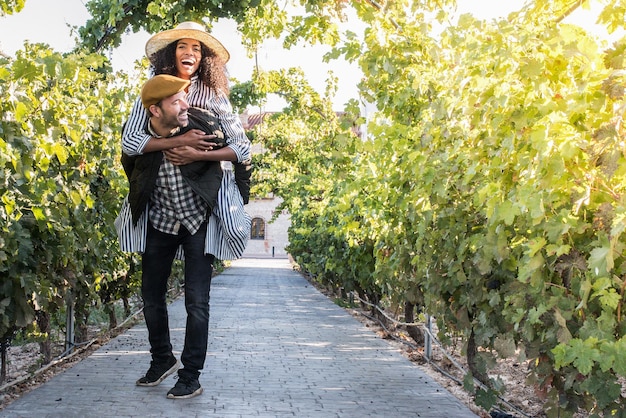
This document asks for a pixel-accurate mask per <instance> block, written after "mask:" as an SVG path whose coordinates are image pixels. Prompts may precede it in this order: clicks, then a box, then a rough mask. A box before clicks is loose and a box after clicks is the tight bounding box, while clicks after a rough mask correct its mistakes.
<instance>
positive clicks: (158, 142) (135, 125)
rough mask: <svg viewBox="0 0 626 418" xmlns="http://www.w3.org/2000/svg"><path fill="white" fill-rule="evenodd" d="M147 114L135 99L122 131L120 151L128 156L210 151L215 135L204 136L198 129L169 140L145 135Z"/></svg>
mask: <svg viewBox="0 0 626 418" xmlns="http://www.w3.org/2000/svg"><path fill="white" fill-rule="evenodd" d="M147 126H148V112H147V111H146V110H145V109H144V107H143V105H142V104H141V99H137V100H136V101H135V104H134V105H133V109H132V111H131V113H130V117H129V118H128V122H127V123H126V125H125V126H124V130H123V131H122V151H123V152H124V153H125V154H127V155H130V156H133V155H140V154H145V153H147V152H154V151H164V150H168V149H172V148H176V147H184V146H189V147H194V148H198V149H199V150H201V151H204V150H207V151H208V150H210V149H211V148H212V147H211V144H210V142H211V140H212V139H214V138H215V135H206V134H205V133H204V132H202V131H200V130H198V129H191V130H189V131H188V132H185V133H184V134H182V135H176V136H172V137H169V138H155V137H153V136H151V135H150V134H148V133H147V131H146V127H147Z"/></svg>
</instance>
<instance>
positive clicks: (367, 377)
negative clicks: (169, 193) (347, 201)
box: [0, 259, 476, 418]
mask: <svg viewBox="0 0 626 418" xmlns="http://www.w3.org/2000/svg"><path fill="white" fill-rule="evenodd" d="M169 312H170V328H171V337H172V345H173V346H174V350H175V354H176V355H177V356H180V351H181V350H182V346H183V341H184V329H185V317H186V314H185V308H184V302H183V299H182V298H179V299H177V300H176V301H174V302H172V303H171V305H170V306H169ZM149 363H150V354H149V346H148V338H147V330H146V328H145V326H144V325H143V324H139V325H136V326H134V327H133V328H131V329H129V330H127V331H126V332H125V333H124V334H122V335H120V336H118V337H116V338H115V339H113V340H111V341H110V342H109V343H107V344H105V345H103V346H102V347H100V348H99V349H98V350H97V351H95V352H94V353H93V354H92V355H91V356H89V357H88V358H87V359H85V360H83V361H81V362H79V363H77V364H76V365H75V366H73V367H72V368H70V369H68V370H66V371H65V372H63V373H61V374H59V375H57V376H55V377H54V378H52V379H51V380H49V381H48V382H47V383H45V384H43V385H42V386H40V387H39V388H37V389H35V390H33V391H31V392H29V393H27V394H25V395H24V396H22V397H21V398H20V399H18V400H16V401H14V402H13V403H11V404H10V405H9V406H8V407H6V408H5V409H4V410H1V411H0V416H1V417H11V418H17V417H20V418H21V417H24V418H26V417H28V418H38V417H42V418H55V417H63V418H68V417H223V418H244V417H268V418H269V417H298V418H301V417H311V418H318V417H319V418H327V417H359V418H360V417H427V418H444V417H445V418H470V417H476V415H475V414H474V413H472V412H471V411H470V410H469V409H468V408H467V407H466V406H464V405H463V404H462V403H461V402H460V401H459V400H458V399H456V398H455V397H454V396H452V395H451V394H450V393H449V392H448V391H447V390H446V389H444V388H443V387H442V386H440V385H439V384H438V383H436V382H435V381H434V380H432V379H431V378H430V377H429V376H428V375H426V374H424V373H423V372H422V371H421V370H420V369H419V368H418V367H416V366H415V365H414V364H412V363H411V362H410V361H409V360H407V359H406V358H405V357H404V356H402V354H401V353H400V352H399V351H398V350H397V349H395V348H394V347H392V346H391V345H390V344H388V343H387V342H386V341H384V340H382V339H380V338H379V337H378V336H376V335H375V334H374V333H373V332H372V331H371V330H370V329H368V328H367V327H365V326H363V325H362V324H361V323H360V322H359V321H357V320H356V319H355V318H353V317H352V316H351V315H350V314H349V313H347V312H346V311H345V310H344V309H342V308H340V307H339V306H337V305H335V304H334V303H333V302H332V301H330V300H329V299H328V298H326V297H325V296H324V295H322V294H321V293H320V292H318V291H317V290H316V289H315V288H314V287H313V286H311V285H310V283H308V282H307V281H306V280H305V279H304V278H302V277H301V276H300V274H298V273H297V272H295V271H293V269H292V267H291V265H290V264H289V262H288V261H287V260H286V259H242V260H238V261H236V262H234V263H233V265H232V267H231V268H229V269H227V270H226V271H225V272H224V273H222V274H220V275H219V276H217V277H216V278H215V279H214V280H213V283H212V287H211V318H210V333H209V348H208V353H207V360H206V363H205V367H204V370H203V371H202V375H201V377H200V383H201V384H202V386H203V388H204V393H203V394H202V395H201V396H198V397H195V398H192V399H188V400H171V399H167V398H166V394H167V391H168V390H169V389H170V388H171V387H172V386H173V384H174V383H175V380H174V379H175V378H174V377H169V378H167V379H166V380H165V381H164V382H163V383H161V385H159V386H157V387H153V388H146V387H137V386H135V380H137V379H138V378H139V377H140V376H142V375H143V373H144V372H145V371H146V370H147V368H148V367H149Z"/></svg>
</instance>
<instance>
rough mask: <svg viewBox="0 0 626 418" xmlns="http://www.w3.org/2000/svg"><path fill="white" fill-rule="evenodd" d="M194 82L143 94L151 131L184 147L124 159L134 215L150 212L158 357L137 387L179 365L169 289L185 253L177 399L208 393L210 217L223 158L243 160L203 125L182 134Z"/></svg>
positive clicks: (149, 291) (149, 272)
mask: <svg viewBox="0 0 626 418" xmlns="http://www.w3.org/2000/svg"><path fill="white" fill-rule="evenodd" d="M188 85H189V81H187V80H183V79H180V78H177V77H174V76H170V75H158V76H155V77H153V78H151V79H150V80H148V81H147V82H146V83H145V84H144V86H143V88H142V91H141V101H142V103H143V106H144V108H145V109H146V110H147V112H148V113H149V120H148V124H147V126H146V130H147V132H148V133H149V134H150V135H152V136H153V137H154V138H163V139H166V140H170V141H172V142H175V143H176V145H177V146H178V148H173V149H169V150H167V151H154V152H148V153H145V154H142V155H139V156H135V157H128V156H124V157H123V162H124V169H125V170H126V174H127V176H128V178H129V182H130V191H129V195H128V200H129V204H130V208H131V211H132V214H133V216H132V217H133V218H140V217H145V216H147V224H146V233H145V249H144V250H143V255H142V284H141V294H142V298H143V303H144V317H145V321H146V326H147V328H148V334H149V335H148V339H149V342H150V352H151V354H152V361H151V364H150V368H149V370H148V371H147V373H146V374H145V376H143V377H142V378H140V379H139V380H137V385H138V386H156V385H158V384H160V383H161V382H162V381H163V380H164V379H165V378H166V377H167V376H169V375H171V374H172V373H174V372H175V371H176V370H177V369H178V368H179V363H178V360H176V358H175V357H174V355H173V352H172V345H171V342H170V334H169V324H168V313H167V304H166V293H167V281H168V277H169V275H170V273H171V268H172V263H173V260H174V258H175V257H176V255H177V252H178V251H179V248H182V250H183V252H184V260H185V309H186V311H187V324H186V329H185V344H184V348H183V352H182V355H181V362H182V365H183V368H182V369H180V370H178V380H177V382H176V384H175V386H174V387H173V388H172V389H170V391H169V392H168V393H167V397H168V398H172V399H186V398H191V397H194V396H197V395H199V394H201V393H202V387H201V385H200V382H199V376H200V370H201V369H202V368H203V367H204V362H205V359H206V351H207V345H208V332H209V292H210V286H211V276H212V273H213V261H214V255H213V254H210V253H207V252H206V251H205V248H206V246H205V238H206V234H207V220H208V218H209V217H210V216H211V213H212V210H213V208H214V207H215V206H216V204H217V199H218V192H219V189H220V184H221V181H222V177H223V173H222V169H221V167H220V163H219V161H221V160H232V159H236V156H234V153H233V152H232V151H231V150H229V149H228V148H227V147H224V148H220V147H219V144H218V143H217V141H218V139H219V138H217V136H216V135H214V134H211V135H206V131H202V130H198V129H191V130H187V131H185V132H186V133H187V132H190V134H189V135H187V136H186V137H185V135H183V134H182V131H181V130H182V129H184V128H186V127H188V125H189V123H190V118H189V113H188V111H189V105H188V104H187V101H186V100H185V96H186V93H185V88H186V87H187V86H188ZM190 136H192V137H193V138H194V141H196V144H195V145H194V146H191V145H190V144H189V143H188V142H184V141H188V140H189V137H190ZM214 148H219V149H217V150H215V151H213V149H214ZM209 151H210V152H209ZM202 160H204V161H202ZM135 222H136V221H135Z"/></svg>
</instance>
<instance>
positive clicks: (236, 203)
mask: <svg viewBox="0 0 626 418" xmlns="http://www.w3.org/2000/svg"><path fill="white" fill-rule="evenodd" d="M146 55H147V56H148V58H149V59H150V63H151V70H152V72H153V73H154V75H159V74H169V75H174V76H176V77H179V78H182V79H185V80H190V84H189V87H188V88H187V90H186V91H187V96H186V100H187V102H188V103H189V106H192V107H198V108H202V109H206V110H208V111H209V112H211V113H213V114H214V115H215V116H216V117H217V118H218V120H219V122H220V126H221V128H222V131H223V132H224V135H225V137H226V144H227V146H225V147H223V148H220V149H214V148H216V147H215V143H214V142H212V141H211V140H212V139H214V138H215V136H213V135H206V134H205V133H204V132H202V131H199V130H190V131H189V132H186V133H184V134H181V135H177V136H175V137H172V138H155V137H154V136H151V135H150V134H148V133H147V132H146V126H147V123H148V114H147V112H146V111H145V109H144V108H143V105H142V103H141V100H140V99H139V98H138V99H137V101H136V102H135V104H134V106H133V109H132V111H131V114H130V117H129V119H128V121H127V123H126V125H125V127H124V129H123V132H122V151H123V152H124V153H125V154H126V155H128V156H136V155H141V154H144V153H147V152H154V151H163V152H164V154H165V156H166V158H167V159H168V160H170V161H171V162H172V163H173V164H175V165H184V164H188V163H190V162H193V161H197V160H198V159H200V158H202V159H203V160H211V161H223V162H225V163H222V166H223V169H224V177H223V181H222V185H221V188H220V193H219V196H218V205H217V207H216V208H215V209H214V211H213V214H212V216H210V217H209V226H208V231H207V241H206V243H207V245H206V251H207V253H210V254H213V255H215V256H216V257H217V258H218V259H221V260H231V259H236V258H239V257H241V255H242V253H243V251H244V249H245V245H246V243H247V240H248V237H249V231H250V217H249V215H248V214H247V213H246V212H245V210H244V209H243V204H244V203H247V201H248V195H247V193H249V177H250V170H249V169H250V165H249V161H250V141H249V140H248V138H247V136H246V134H245V131H244V129H243V126H242V124H241V120H240V119H239V117H238V115H236V114H234V113H233V110H232V105H231V103H230V101H229V99H228V94H229V87H228V77H227V73H226V67H225V64H226V62H227V61H228V60H229V58H230V54H229V53H228V51H227V50H226V48H224V46H223V45H222V44H221V43H220V42H219V41H218V40H217V39H215V38H214V37H213V36H211V35H210V34H209V33H208V32H207V31H206V30H205V28H204V27H203V26H202V25H200V24H198V23H195V22H184V23H181V24H179V25H178V26H177V27H176V28H174V29H171V30H166V31H164V32H160V33H158V34H156V35H154V36H152V37H151V38H150V39H149V40H148V42H147V43H146ZM200 153H205V154H203V155H200ZM230 162H234V163H235V164H234V165H235V171H236V172H237V174H238V177H239V174H242V175H243V177H244V178H243V179H238V183H239V186H240V187H239V189H240V190H241V192H242V193H237V187H236V185H235V176H234V174H233V170H232V165H231V164H230ZM242 195H243V196H242ZM143 221H144V222H145V219H144V220H143ZM140 235H141V234H140ZM121 241H123V240H121ZM133 241H134V242H141V241H142V239H141V237H138V238H136V239H135V240H133ZM133 247H134V246H133ZM129 250H131V251H134V250H137V248H136V247H134V248H132V249H129ZM138 250H139V251H140V250H141V244H139V249H138Z"/></svg>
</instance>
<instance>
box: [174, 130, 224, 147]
mask: <svg viewBox="0 0 626 418" xmlns="http://www.w3.org/2000/svg"><path fill="white" fill-rule="evenodd" d="M177 138H178V140H179V141H180V144H181V145H182V146H187V147H192V148H195V149H197V150H200V151H210V150H212V149H214V148H215V147H216V145H217V144H216V143H215V142H213V141H212V140H213V139H215V138H217V136H215V135H207V134H205V133H204V132H202V131H201V130H199V129H191V130H189V131H188V132H185V133H184V134H182V135H178V136H177Z"/></svg>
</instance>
